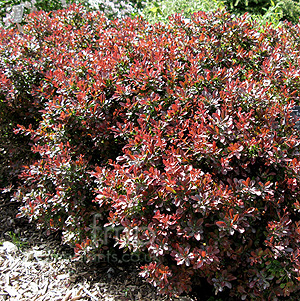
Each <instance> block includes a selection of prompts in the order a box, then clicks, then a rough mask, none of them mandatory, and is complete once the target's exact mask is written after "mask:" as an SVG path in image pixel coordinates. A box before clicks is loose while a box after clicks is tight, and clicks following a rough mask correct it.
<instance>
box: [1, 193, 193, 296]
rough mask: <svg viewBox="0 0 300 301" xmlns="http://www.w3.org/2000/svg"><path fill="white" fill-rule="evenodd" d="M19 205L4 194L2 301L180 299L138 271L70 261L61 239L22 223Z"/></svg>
mask: <svg viewBox="0 0 300 301" xmlns="http://www.w3.org/2000/svg"><path fill="white" fill-rule="evenodd" d="M18 207H19V204H17V203H14V202H11V201H10V198H9V195H4V194H2V195H0V301H2V300H18V301H21V300H31V301H34V300H39V301H41V300H51V301H52V300H53V301H54V300H57V301H58V300H63V301H66V300H107V301H110V300H111V301H112V300H118V301H125V300H145V301H147V300H151V301H152V300H157V301H163V300H165V301H167V300H178V301H179V300H181V301H193V300H196V299H194V298H192V297H189V296H186V297H178V298H173V299H171V298H169V297H162V296H160V295H158V294H157V292H156V290H155V288H154V287H152V286H151V285H149V284H148V283H146V282H145V281H144V280H143V279H142V278H140V277H139V276H138V272H139V270H138V267H137V266H135V265H133V264H131V265H128V264H127V265H124V264H121V263H120V264H116V265H114V266H112V265H109V264H108V263H105V262H102V263H90V264H88V263H85V262H78V261H74V260H72V255H73V253H72V252H73V251H72V249H71V248H70V247H68V246H66V245H62V244H61V241H60V234H59V233H54V234H51V235H47V233H46V231H43V230H39V229H36V227H35V226H34V224H32V223H28V221H27V220H26V219H24V218H16V214H17V212H18Z"/></svg>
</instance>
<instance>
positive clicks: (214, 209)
mask: <svg viewBox="0 0 300 301" xmlns="http://www.w3.org/2000/svg"><path fill="white" fill-rule="evenodd" d="M24 32H25V33H24V34H23V35H20V34H18V32H16V31H14V30H11V31H5V30H2V31H1V45H0V57H1V70H0V71H1V84H0V89H1V90H0V95H1V105H2V106H4V107H6V109H7V110H8V111H10V114H12V115H13V114H14V112H18V110H20V111H21V113H22V114H21V113H20V114H16V115H15V116H17V118H18V121H14V123H13V124H16V123H18V124H19V126H18V129H17V130H16V131H15V132H16V133H19V134H18V135H21V134H22V133H23V134H26V135H28V136H29V137H31V143H32V144H33V145H32V151H33V153H35V156H36V160H35V162H33V163H32V164H29V165H28V166H27V167H25V170H24V172H23V173H22V176H21V178H22V180H23V185H22V187H20V189H19V191H18V193H17V194H16V196H15V197H16V198H17V199H18V200H20V201H22V202H23V206H22V208H21V215H22V214H24V215H27V216H29V217H31V218H32V219H35V220H36V221H37V222H38V223H40V224H41V225H43V226H47V227H48V228H49V229H53V230H54V229H60V230H62V231H63V235H64V240H65V241H67V242H69V243H70V244H74V245H75V244H76V251H77V253H78V254H86V255H89V254H93V252H101V253H102V254H104V253H105V247H106V246H105V244H106V243H110V241H111V240H110V239H106V238H107V237H106V236H107V233H108V231H107V229H111V228H113V227H115V228H116V229H120V228H117V226H120V227H121V229H123V231H122V234H121V235H119V237H118V238H116V239H117V242H118V245H119V246H121V247H123V248H125V249H128V250H129V251H130V252H145V253H147V254H148V255H149V256H150V258H151V262H148V263H147V264H145V265H144V266H143V267H142V269H143V271H142V273H141V274H142V276H144V277H145V278H147V280H148V281H149V282H150V283H152V284H153V285H155V286H157V287H158V288H159V289H160V291H161V292H162V293H166V294H170V295H171V294H176V293H179V294H180V293H183V292H186V291H189V290H190V289H191V286H192V285H193V284H197V283H198V284H199V283H200V284H201V283H202V285H203V283H206V282H208V285H210V286H211V287H213V288H214V290H215V292H216V293H217V294H224V295H223V297H224V296H227V297H228V298H229V299H231V300H237V299H242V300H245V299H247V300H248V299H257V298H259V299H260V300H274V299H276V297H282V296H289V298H290V300H292V299H293V298H295V300H296V298H297V297H296V296H297V292H298V293H299V288H300V286H299V284H300V282H299V280H300V270H299V268H300V261H299V260H300V248H299V242H300V220H299V211H300V203H299V201H300V191H299V189H300V188H299V187H300V183H299V182H300V178H299V168H300V156H299V142H300V140H299V138H300V136H299V132H298V131H297V130H296V129H295V128H294V120H293V118H292V117H291V115H290V113H291V110H292V108H293V107H294V106H295V105H299V96H300V95H299V87H300V86H299V62H300V56H299V50H300V46H299V45H300V44H299V34H300V27H299V25H292V24H289V23H285V24H284V26H283V27H282V28H278V29H274V28H272V27H269V26H267V27H265V28H260V27H259V26H258V25H257V24H255V23H250V22H249V20H248V19H247V16H244V17H241V18H238V19H235V18H233V17H232V16H231V15H230V14H228V13H225V12H222V11H218V12H215V13H201V12H199V13H196V14H194V15H193V17H192V20H191V21H190V22H187V21H184V20H183V19H182V18H181V17H180V16H179V15H175V16H174V17H173V18H171V19H170V23H169V24H167V25H163V24H156V25H150V24H148V23H147V22H145V21H143V20H142V19H141V18H135V19H133V20H131V19H129V18H128V19H124V20H115V21H108V20H107V19H106V18H105V17H103V16H102V15H101V14H100V13H98V12H90V13H87V12H85V11H84V9H83V8H82V7H79V6H72V7H71V8H70V9H68V10H64V11H57V12H55V13H52V14H51V16H49V14H47V13H44V12H39V13H36V14H35V15H32V16H31V17H30V18H29V19H28V20H27V25H26V26H25V28H24ZM29 121H30V122H29ZM29 123H31V124H32V125H29ZM3 127H4V125H3V122H2V123H1V131H8V129H6V128H3ZM7 135H11V133H7ZM20 137H22V136H20ZM20 139H21V138H20ZM24 139H25V138H24ZM95 229H96V231H95ZM109 233H110V234H109V235H108V236H109V237H108V238H111V236H112V235H113V234H112V231H110V232H109ZM293 296H295V297H293ZM224 298H225V297H224Z"/></svg>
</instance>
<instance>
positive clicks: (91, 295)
mask: <svg viewBox="0 0 300 301" xmlns="http://www.w3.org/2000/svg"><path fill="white" fill-rule="evenodd" d="M79 286H80V287H81V288H82V289H83V291H84V292H85V293H86V294H87V295H89V296H90V297H91V298H92V299H93V300H96V301H98V298H96V297H95V296H94V295H93V294H92V293H91V292H89V291H88V290H87V289H86V288H85V287H84V286H83V285H82V284H80V283H79Z"/></svg>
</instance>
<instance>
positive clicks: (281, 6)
mask: <svg viewBox="0 0 300 301" xmlns="http://www.w3.org/2000/svg"><path fill="white" fill-rule="evenodd" d="M224 4H225V6H226V9H227V10H228V11H230V12H232V13H235V14H237V15H242V14H244V13H245V12H249V13H251V14H253V15H254V16H255V18H257V19H258V20H262V21H268V22H272V23H274V24H277V23H278V22H279V21H283V20H288V21H291V22H293V23H297V22H298V20H299V17H300V3H299V0H270V1H269V0H224Z"/></svg>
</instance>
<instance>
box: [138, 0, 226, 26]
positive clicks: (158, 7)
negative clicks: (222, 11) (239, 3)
mask: <svg viewBox="0 0 300 301" xmlns="http://www.w3.org/2000/svg"><path fill="white" fill-rule="evenodd" d="M218 8H224V3H223V1H220V0H200V1H199V0H198V1H197V0H192V1H189V0H161V1H155V2H153V1H148V2H147V3H146V5H145V9H144V11H143V15H144V17H145V18H146V19H147V20H148V21H149V22H152V23H155V22H167V21H168V17H169V16H170V15H172V14H176V13H182V14H183V15H184V16H185V17H187V18H188V17H190V15H191V14H192V13H194V12H197V11H214V10H217V9H218Z"/></svg>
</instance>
